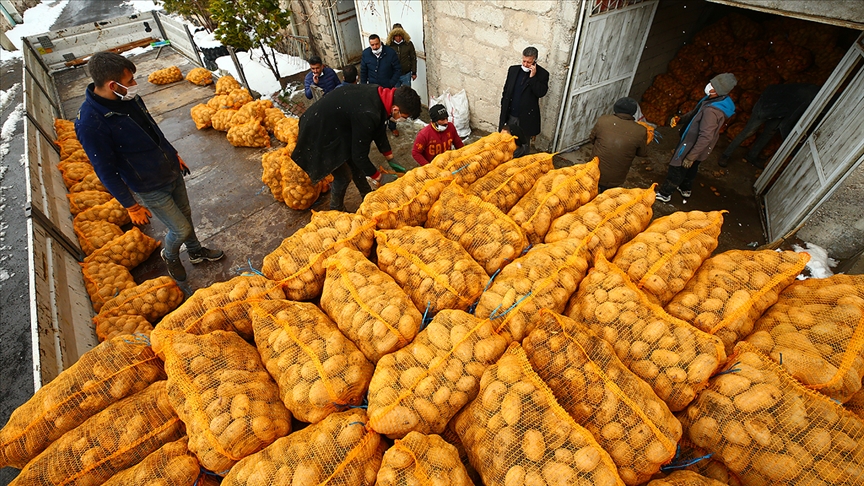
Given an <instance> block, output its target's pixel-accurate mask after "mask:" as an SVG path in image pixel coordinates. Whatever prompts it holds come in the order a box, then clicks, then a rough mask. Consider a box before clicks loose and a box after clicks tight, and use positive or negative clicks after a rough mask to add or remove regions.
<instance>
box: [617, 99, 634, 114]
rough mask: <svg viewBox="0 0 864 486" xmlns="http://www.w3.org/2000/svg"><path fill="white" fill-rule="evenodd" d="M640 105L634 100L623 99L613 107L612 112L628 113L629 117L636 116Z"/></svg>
mask: <svg viewBox="0 0 864 486" xmlns="http://www.w3.org/2000/svg"><path fill="white" fill-rule="evenodd" d="M638 106H639V105H638V104H637V103H636V100H634V99H633V98H621V99H619V100H618V101H616V102H615V106H614V107H612V111H613V112H615V113H626V114H628V115H635V114H636V108H637V107H638Z"/></svg>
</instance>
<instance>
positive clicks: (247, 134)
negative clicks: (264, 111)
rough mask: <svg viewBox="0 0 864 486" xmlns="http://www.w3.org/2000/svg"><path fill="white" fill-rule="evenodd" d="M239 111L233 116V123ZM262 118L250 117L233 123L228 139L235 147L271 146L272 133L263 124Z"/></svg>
mask: <svg viewBox="0 0 864 486" xmlns="http://www.w3.org/2000/svg"><path fill="white" fill-rule="evenodd" d="M239 114H240V112H239V111H238V112H237V113H235V114H234V115H233V116H232V117H231V122H229V123H233V121H234V119H235V117H237V115H239ZM261 121H262V118H250V119H249V120H248V121H246V122H243V123H238V124H233V125H232V126H231V128H229V129H228V135H227V137H228V141H229V142H231V145H233V146H235V147H269V146H270V135H269V134H268V133H267V129H266V128H264V127H263V126H261Z"/></svg>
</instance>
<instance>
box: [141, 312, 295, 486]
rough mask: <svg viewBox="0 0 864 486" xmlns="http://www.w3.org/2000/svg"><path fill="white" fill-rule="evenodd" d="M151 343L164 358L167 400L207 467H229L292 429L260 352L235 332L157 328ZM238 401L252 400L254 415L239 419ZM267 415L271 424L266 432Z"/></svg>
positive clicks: (250, 402)
mask: <svg viewBox="0 0 864 486" xmlns="http://www.w3.org/2000/svg"><path fill="white" fill-rule="evenodd" d="M151 339H152V342H153V350H154V351H155V352H156V353H157V354H158V355H159V356H164V361H165V373H166V374H167V375H168V381H167V391H168V399H169V401H170V403H171V406H172V407H173V408H174V410H176V411H177V415H179V416H180V418H181V419H182V420H183V423H184V424H186V433H187V435H188V436H189V450H190V451H192V452H193V453H195V455H196V456H197V457H198V460H199V462H200V463H201V466H202V467H204V468H206V469H208V470H210V471H225V470H227V469H230V468H231V467H232V466H233V465H234V464H235V463H236V462H237V461H239V460H240V459H242V458H243V457H246V456H248V455H250V454H253V453H255V452H258V451H260V450H261V449H263V448H265V447H267V446H268V445H269V444H271V443H272V442H273V441H275V440H276V439H277V438H279V437H283V436H285V435H287V434H288V433H289V432H290V431H291V413H290V412H289V411H288V410H287V409H286V408H285V406H284V405H283V404H282V402H281V400H279V389H278V387H277V386H276V383H274V382H273V379H272V378H271V377H270V375H268V374H267V371H266V370H265V368H264V365H263V364H262V363H261V357H260V356H259V355H258V352H257V350H256V349H255V348H254V347H253V346H251V345H249V344H248V343H247V342H246V341H244V340H243V339H241V338H240V336H238V335H237V334H236V333H234V332H230V331H213V332H211V333H209V334H206V335H203V336H196V335H194V334H187V333H184V332H182V331H171V330H166V329H156V330H154V331H153V332H152V333H151ZM238 400H240V401H243V402H248V410H249V412H245V411H244V413H243V414H241V415H238V416H236V417H235V416H232V415H231V411H232V406H234V407H236V406H237V405H235V404H236V403H237V401H238ZM244 410H245V409H244ZM225 414H228V415H225ZM262 416H263V417H266V420H267V421H269V423H270V424H271V427H269V428H268V427H264V431H265V432H266V433H264V434H262V427H261V424H260V423H259V422H260V421H261V420H260V417H262ZM220 419H221V422H222V423H221V425H220Z"/></svg>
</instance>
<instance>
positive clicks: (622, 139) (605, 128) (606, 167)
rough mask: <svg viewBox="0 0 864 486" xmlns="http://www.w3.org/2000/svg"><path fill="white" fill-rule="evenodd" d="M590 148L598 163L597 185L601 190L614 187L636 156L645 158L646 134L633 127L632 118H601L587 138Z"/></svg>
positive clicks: (618, 114)
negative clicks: (591, 146) (590, 144)
mask: <svg viewBox="0 0 864 486" xmlns="http://www.w3.org/2000/svg"><path fill="white" fill-rule="evenodd" d="M589 139H590V140H591V143H593V144H594V152H593V156H594V157H597V158H599V159H600V182H599V185H601V186H603V187H618V186H620V185H622V184H624V180H625V179H627V172H628V171H629V170H630V166H631V165H633V158H634V157H636V156H637V155H638V156H640V157H644V156H646V155H648V130H647V129H646V128H645V127H644V126H642V125H640V124H638V123H636V120H635V119H634V118H633V116H632V115H627V114H624V113H616V114H614V115H603V116H601V117H600V118H599V119H598V120H597V123H596V124H594V128H593V129H592V130H591V135H589Z"/></svg>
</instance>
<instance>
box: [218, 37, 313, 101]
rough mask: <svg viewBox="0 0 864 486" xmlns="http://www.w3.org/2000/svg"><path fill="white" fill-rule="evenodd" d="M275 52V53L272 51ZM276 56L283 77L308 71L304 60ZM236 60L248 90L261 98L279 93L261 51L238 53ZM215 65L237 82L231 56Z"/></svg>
mask: <svg viewBox="0 0 864 486" xmlns="http://www.w3.org/2000/svg"><path fill="white" fill-rule="evenodd" d="M274 52H275V51H274ZM275 54H276V65H277V66H278V67H279V74H280V75H281V76H283V77H285V76H290V75H292V74H297V73H299V72H303V71H305V70H307V69H309V63H308V62H306V60H305V59H301V58H299V57H295V56H289V55H287V54H282V53H280V52H275ZM237 60H238V61H240V65H241V66H243V72H244V73H245V74H246V81H248V82H249V88H251V89H252V90H253V91H257V92H258V93H259V94H261V95H262V96H263V97H269V96H270V95H271V94H273V93H275V92H277V91H279V90H280V89H281V88H282V86H281V85H280V84H279V80H278V79H276V76H275V75H274V74H273V72H271V71H270V68H268V67H267V65H266V64H265V63H264V60H263V54H262V53H261V49H260V48H258V49H251V50H250V51H249V52H238V53H237ZM216 65H217V66H219V69H222V70H224V71H227V72H228V73H230V74H231V75H232V76H234V78H236V79H237V80H238V81H239V80H240V74H239V73H238V72H237V69H236V68H235V66H234V62H233V61H232V60H231V56H223V57H220V58H218V59H216Z"/></svg>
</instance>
